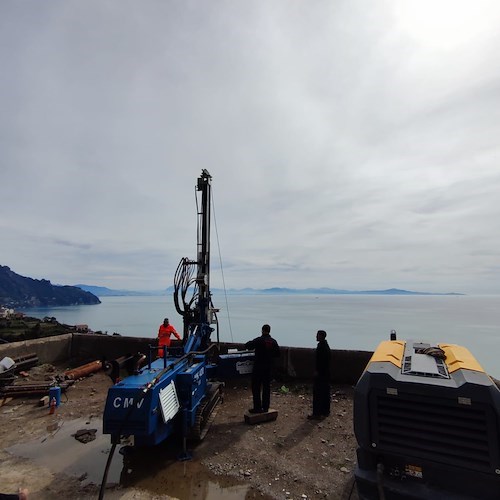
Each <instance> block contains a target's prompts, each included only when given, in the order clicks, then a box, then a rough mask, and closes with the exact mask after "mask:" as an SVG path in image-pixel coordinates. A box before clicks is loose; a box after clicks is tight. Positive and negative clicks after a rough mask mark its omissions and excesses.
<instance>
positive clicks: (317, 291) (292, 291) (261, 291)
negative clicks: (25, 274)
mask: <svg viewBox="0 0 500 500" xmlns="http://www.w3.org/2000/svg"><path fill="white" fill-rule="evenodd" d="M74 286H76V287H79V288H81V289H82V290H85V291H87V292H91V293H93V294H94V295H97V296H98V297H125V296H159V295H170V294H172V293H173V291H174V287H168V288H166V289H165V290H157V291H149V292H145V291H142V292H137V291H132V290H114V289H112V288H107V287H103V286H93V285H82V284H79V285H74ZM212 292H213V293H215V294H219V293H223V292H224V290H222V289H218V288H215V289H212ZM227 293H228V294H229V295H465V294H463V293H455V292H448V293H437V292H415V291H411V290H401V289H399V288H389V289H386V290H339V289H336V288H326V287H322V288H282V287H273V288H240V289H236V288H230V289H229V290H227Z"/></svg>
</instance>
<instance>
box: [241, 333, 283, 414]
mask: <svg viewBox="0 0 500 500" xmlns="http://www.w3.org/2000/svg"><path fill="white" fill-rule="evenodd" d="M245 347H246V348H247V349H255V357H254V361H253V371H252V397H253V408H250V410H248V411H249V412H250V413H263V412H267V411H269V404H270V402H271V376H272V368H273V360H274V358H277V357H279V355H280V348H279V346H278V343H277V342H276V340H275V339H273V338H272V337H271V327H270V326H269V325H263V326H262V335H261V336H260V337H257V338H255V339H253V340H250V341H249V342H247V343H246V344H245Z"/></svg>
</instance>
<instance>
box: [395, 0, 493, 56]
mask: <svg viewBox="0 0 500 500" xmlns="http://www.w3.org/2000/svg"><path fill="white" fill-rule="evenodd" d="M499 12H500V2H497V1H481V0H476V1H473V0H418V1H417V0H415V1H412V0H406V1H405V0H402V1H396V2H394V14H395V19H396V23H397V27H398V28H399V29H400V30H401V31H402V32H403V33H405V34H406V35H407V36H408V37H410V38H411V39H412V40H413V41H415V42H416V43H418V44H419V45H423V46H427V47H429V48H432V49H443V50H447V49H454V48H458V47H460V46H462V45H468V44H470V43H475V42H477V41H480V40H481V39H483V38H485V37H488V36H491V35H492V34H493V33H495V31H496V26H497V25H498V18H499Z"/></svg>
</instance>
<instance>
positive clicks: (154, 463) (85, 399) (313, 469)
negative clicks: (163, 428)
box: [0, 367, 356, 500]
mask: <svg viewBox="0 0 500 500" xmlns="http://www.w3.org/2000/svg"><path fill="white" fill-rule="evenodd" d="M32 370H34V369H32ZM43 370H44V369H43V367H42V368H39V369H38V376H40V377H43V375H44V374H43ZM36 376H37V371H36V370H34V371H33V373H30V377H31V378H32V379H34V378H36ZM247 384H248V380H247V381H238V382H237V383H235V382H233V383H228V384H226V387H225V389H224V402H223V404H221V405H220V406H219V408H218V410H217V415H216V418H215V420H214V423H213V424H212V427H211V429H210V431H209V432H208V434H207V436H206V437H205V439H204V441H203V442H201V443H199V444H197V445H194V444H192V445H190V446H189V452H190V454H191V455H192V459H191V460H189V461H181V460H179V458H180V456H182V452H183V448H182V442H181V441H180V440H179V439H175V438H173V439H169V440H167V441H165V442H164V443H162V444H161V445H160V446H157V447H155V448H148V449H132V448H129V447H117V449H116V452H115V454H114V456H113V460H112V462H111V467H110V470H109V474H108V477H107V482H106V490H105V496H104V497H105V498H106V499H111V500H112V499H122V500H127V499H139V500H140V499H145V500H146V499H157V498H179V499H181V500H188V499H195V500H198V499H200V500H212V499H214V500H215V499H230V500H243V499H247V500H249V499H257V498H259V499H262V500H267V499H290V500H292V499H301V500H302V499H306V498H307V499H324V498H328V499H337V498H338V499H346V498H349V497H350V498H351V499H352V500H354V499H355V498H356V494H355V491H354V490H353V488H352V471H353V468H354V464H355V440H354V436H353V432H352V418H351V415H352V387H350V386H342V387H340V386H339V387H335V388H334V395H333V398H332V413H331V415H330V417H328V418H326V419H325V420H323V421H320V422H317V421H309V420H307V418H306V416H307V414H308V413H309V412H310V408H311V388H310V386H309V385H308V384H305V385H297V384H295V385H287V386H283V384H281V383H280V384H278V383H275V384H274V385H273V392H272V399H271V403H272V404H271V406H272V407H273V408H274V409H276V410H277V411H278V418H277V420H276V421H273V422H266V423H263V424H258V425H254V426H252V425H248V424H246V423H245V422H244V418H243V415H244V412H245V410H246V409H247V408H248V407H249V405H250V402H251V395H250V390H249V388H248V385H247ZM110 385H111V381H110V380H109V378H107V377H106V376H105V375H104V374H103V373H97V374H95V375H94V376H91V377H87V378H85V379H83V380H80V381H77V382H76V383H75V384H74V385H73V386H72V387H71V388H69V389H68V390H67V392H66V393H65V394H63V395H62V400H61V401H62V402H61V405H60V406H59V408H57V409H56V412H55V414H54V415H49V410H48V408H47V407H43V408H42V407H39V406H37V404H38V399H39V398H38V397H37V398H31V399H28V398H18V399H13V400H12V401H10V402H9V403H7V404H6V405H4V406H2V407H1V408H0V421H1V424H2V425H1V426H0V444H1V451H0V460H1V463H0V483H1V484H2V488H3V491H4V492H13V491H16V490H17V489H18V487H20V486H23V487H27V488H28V489H29V490H30V499H35V500H36V499H47V500H49V499H53V498H60V499H87V498H88V499H93V498H97V497H98V494H99V487H100V485H101V481H102V477H103V472H104V469H105V464H106V460H107V458H108V454H109V451H110V449H111V445H110V441H109V436H106V435H103V434H102V421H101V416H102V412H103V409H104V402H105V399H106V394H107V388H108V387H109V386H110ZM85 429H88V430H91V429H95V430H96V432H95V439H93V440H90V441H88V442H83V443H82V442H79V441H78V440H76V439H75V434H77V432H78V431H81V430H85Z"/></svg>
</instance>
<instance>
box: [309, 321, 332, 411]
mask: <svg viewBox="0 0 500 500" xmlns="http://www.w3.org/2000/svg"><path fill="white" fill-rule="evenodd" d="M316 340H317V341H318V346H317V347H316V371H315V374H314V385H313V411H312V415H308V417H307V418H309V419H312V420H319V419H321V418H323V417H327V416H328V415H330V357H331V353H330V346H329V345H328V342H327V341H326V332H325V331H324V330H318V333H316Z"/></svg>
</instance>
